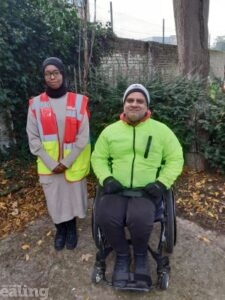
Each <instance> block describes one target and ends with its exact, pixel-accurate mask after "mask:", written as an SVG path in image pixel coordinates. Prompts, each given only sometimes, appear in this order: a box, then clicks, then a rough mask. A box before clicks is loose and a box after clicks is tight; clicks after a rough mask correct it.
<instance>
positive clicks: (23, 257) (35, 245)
mask: <svg viewBox="0 0 225 300" xmlns="http://www.w3.org/2000/svg"><path fill="white" fill-rule="evenodd" d="M90 215H91V214H90V209H89V214H88V217H87V219H86V220H80V221H79V224H78V225H79V236H80V237H79V243H78V246H77V248H76V250H74V251H69V250H63V251H61V252H56V251H55V250H54V248H53V246H52V239H53V234H54V227H53V225H52V223H51V221H50V220H49V218H48V217H44V218H41V219H39V220H37V221H35V222H33V223H32V224H29V226H27V228H26V229H25V231H24V232H22V233H17V234H13V235H10V236H9V237H7V238H5V239H4V240H1V242H0V270H1V273H0V300H4V299H15V300H17V299H26V300H27V299H33V300H35V299H42V300H44V299H52V300H75V299H76V300H94V299H98V300H101V299H102V300H105V299H107V300H116V299H121V300H128V299H141V300H147V299H154V300H158V299H160V300H193V299H194V300H224V299H225V284H224V279H225V237H224V236H216V234H215V233H213V232H210V231H205V230H204V229H202V228H200V227H198V226H197V225H195V224H193V223H191V222H189V221H187V220H182V219H179V218H178V220H177V221H178V243H177V246H176V247H175V250H174V254H173V255H172V256H171V257H170V262H171V268H172V273H171V280H170V285H169V288H168V290H167V291H161V290H156V289H154V290H152V291H151V292H149V293H131V292H118V291H115V290H114V289H112V288H111V287H110V286H107V285H105V284H104V283H100V284H98V285H94V284H92V283H91V279H90V277H91V272H92V267H93V264H94V261H95V253H96V248H95V245H94V243H93V240H92V236H91V217H90ZM22 247H23V248H25V249H22ZM26 248H27V249H26ZM112 256H113V255H111V256H110V257H109V261H108V273H110V270H111V267H112ZM108 275H109V274H108ZM155 276H156V274H155V267H154V264H153V265H152V277H153V279H155ZM10 288H11V294H9V289H10ZM20 288H23V289H25V290H27V291H28V290H29V288H35V289H36V294H35V293H34V292H33V294H30V296H29V294H27V296H26V295H25V294H23V290H21V291H19V289H20ZM3 289H4V290H3ZM44 289H48V290H44ZM7 291H8V292H7ZM13 291H14V292H13ZM19 292H20V294H19ZM7 293H8V294H7ZM13 293H14V294H13ZM16 293H17V294H16ZM6 295H8V298H7V297H6ZM31 295H33V296H31ZM47 296H48V298H47Z"/></svg>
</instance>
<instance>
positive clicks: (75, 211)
mask: <svg viewBox="0 0 225 300" xmlns="http://www.w3.org/2000/svg"><path fill="white" fill-rule="evenodd" d="M66 95H67V94H66ZM66 95H64V96H62V97H61V98H57V99H53V98H50V103H51V106H52V109H53V111H54V113H55V116H56V119H57V125H58V132H59V140H60V149H61V151H60V152H61V160H60V162H61V163H62V164H64V165H65V166H66V167H69V166H70V165H71V164H72V163H73V162H74V160H75V159H76V157H77V156H78V155H79V153H80V152H81V151H82V150H83V148H84V147H85V145H86V144H87V143H88V142H89V121H88V116H87V115H85V116H84V118H83V121H82V123H81V127H80V131H79V133H78V135H77V139H76V147H75V148H74V149H73V151H72V152H71V153H70V154H69V155H68V156H67V157H66V158H64V159H62V141H63V137H64V128H65V114H66V103H67V96H66ZM27 134H28V139H29V146H30V151H31V153H32V154H34V155H36V156H38V157H40V158H41V159H42V161H43V162H44V163H45V165H46V166H47V167H48V168H49V169H50V170H53V169H54V168H55V167H56V166H57V165H58V164H59V162H56V161H54V160H53V159H52V158H51V157H49V155H48V154H47V153H46V152H45V150H44V149H43V147H42V143H41V140H40V136H39V132H38V127H37V121H36V118H35V117H34V115H33V113H32V111H31V108H30V107H29V110H28V117H27ZM39 180H40V183H41V185H42V187H43V191H44V194H45V198H46V201H47V207H48V212H49V214H50V216H51V218H52V220H53V222H54V223H55V224H58V223H61V222H66V221H69V220H71V219H73V218H74V217H79V218H84V217H85V216H86V210H87V183H86V179H83V180H81V181H79V182H68V181H66V180H65V177H64V174H63V173H61V174H53V175H40V176H39Z"/></svg>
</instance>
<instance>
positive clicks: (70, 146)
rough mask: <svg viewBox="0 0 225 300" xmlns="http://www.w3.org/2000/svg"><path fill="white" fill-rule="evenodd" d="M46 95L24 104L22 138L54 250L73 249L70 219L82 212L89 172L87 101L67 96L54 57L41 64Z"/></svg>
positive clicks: (59, 65)
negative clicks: (33, 163)
mask: <svg viewBox="0 0 225 300" xmlns="http://www.w3.org/2000/svg"><path fill="white" fill-rule="evenodd" d="M42 72H43V76H44V80H45V84H46V91H45V92H44V93H42V94H40V95H38V96H36V97H34V98H32V99H30V101H29V110H28V117H27V134H28V140H29V147H30V151H31V153H32V154H34V155H36V156H37V170H38V174H39V180H40V183H41V185H42V188H43V191H44V194H45V198H46V201H47V207H48V212H49V214H50V216H51V218H52V220H53V222H54V223H55V226H56V235H55V240H54V247H55V249H56V250H62V249H63V248H64V247H65V245H66V248H67V249H70V250H72V249H74V248H75V247H76V245H77V231H76V217H79V218H84V217H85V216H86V209H87V184H86V176H87V174H88V173H89V169H90V151H91V150H90V149H91V147H90V141H89V120H88V113H87V101H88V98H87V97H86V96H84V95H81V94H75V93H71V92H68V90H67V84H66V78H65V68H64V65H63V63H62V61H61V60H60V59H59V58H57V57H49V58H47V59H46V60H45V61H44V62H43V64H42Z"/></svg>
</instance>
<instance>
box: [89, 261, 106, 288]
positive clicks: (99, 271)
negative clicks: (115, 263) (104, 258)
mask: <svg viewBox="0 0 225 300" xmlns="http://www.w3.org/2000/svg"><path fill="white" fill-rule="evenodd" d="M102 280H105V266H104V267H103V266H102V265H100V264H99V263H98V264H97V263H95V265H94V269H93V272H92V274H91V281H92V283H95V284H97V283H99V282H100V281H102Z"/></svg>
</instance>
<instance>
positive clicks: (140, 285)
mask: <svg viewBox="0 0 225 300" xmlns="http://www.w3.org/2000/svg"><path fill="white" fill-rule="evenodd" d="M129 277H130V280H128V281H127V284H126V285H125V286H124V287H117V286H113V285H112V286H113V287H114V288H115V289H116V290H121V291H134V292H149V291H150V290H152V289H153V286H152V285H149V284H148V283H147V282H145V281H137V280H134V274H133V273H130V275H129Z"/></svg>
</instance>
